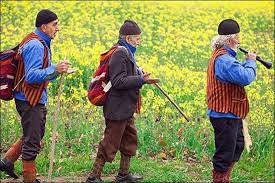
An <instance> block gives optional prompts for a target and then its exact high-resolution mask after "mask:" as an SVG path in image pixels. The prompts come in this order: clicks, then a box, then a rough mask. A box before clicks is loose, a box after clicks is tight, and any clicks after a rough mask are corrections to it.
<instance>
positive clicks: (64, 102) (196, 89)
mask: <svg viewBox="0 0 275 183" xmlns="http://www.w3.org/2000/svg"><path fill="white" fill-rule="evenodd" d="M43 8H48V9H50V10H52V11H53V12H55V13H56V14H57V15H58V17H59V25H60V29H61V30H60V32H58V33H57V36H56V38H55V39H54V40H53V41H52V45H51V49H52V60H53V62H54V63H55V62H58V61H59V60H62V59H64V58H67V59H69V60H70V62H71V63H72V66H73V67H74V68H76V70H77V72H76V73H74V74H71V75H67V76H66V77H65V81H64V86H63V93H62V96H61V112H60V114H59V127H58V140H57V144H56V146H57V147H56V152H57V153H56V159H57V160H56V163H57V166H58V165H61V164H62V163H64V162H66V161H69V159H70V158H76V157H79V156H86V157H88V158H89V157H90V155H91V154H95V153H96V147H97V144H98V142H99V140H100V139H101V137H102V133H103V129H104V119H103V116H102V109H101V108H100V107H95V106H92V105H91V104H90V103H89V101H88V98H87V88H88V86H89V82H90V80H91V78H92V74H93V73H94V71H95V69H96V68H97V66H98V63H99V55H100V54H101V53H103V52H105V51H106V50H108V49H109V48H110V47H111V46H112V45H113V44H114V43H115V42H116V41H117V37H118V31H119V28H120V26H121V25H122V23H123V22H124V20H125V19H132V20H135V21H136V22H137V23H138V24H139V25H140V27H141V30H142V43H141V45H140V46H139V47H138V48H137V52H136V54H135V56H136V60H137V63H138V65H139V66H141V67H142V68H143V69H144V70H145V71H147V72H151V73H152V76H153V77H157V78H160V85H161V86H162V87H163V89H164V90H165V91H167V93H169V95H170V96H171V97H172V98H173V99H174V100H175V101H176V102H177V104H178V105H179V106H180V107H181V108H182V110H183V111H184V112H185V113H186V115H187V116H188V117H189V118H190V122H186V121H185V119H184V118H183V117H182V116H181V115H180V114H179V113H178V111H177V110H176V109H175V108H174V107H173V106H172V104H171V103H170V102H169V101H168V100H167V99H166V98H165V96H163V95H162V93H161V92H160V91H159V90H158V89H157V88H156V87H154V86H149V85H146V86H144V87H143V89H142V109H141V114H140V115H137V116H136V124H137V128H138V133H139V148H138V157H141V158H142V157H156V158H159V157H160V158H164V159H169V158H170V159H171V158H177V159H187V160H190V158H191V160H192V161H210V160H211V156H212V154H213V152H214V138H213V130H212V127H211V124H210V122H209V119H208V116H207V114H206V112H207V106H206V70H207V64H208V60H209V57H210V55H211V52H212V49H211V46H210V44H211V39H212V38H213V37H214V36H215V35H217V26H218V24H219V23H220V21H221V20H223V19H225V18H233V19H235V20H237V21H238V23H239V24H240V27H241V34H240V36H241V46H242V47H244V48H246V49H249V50H255V51H257V53H259V55H260V56H261V57H262V58H265V59H266V60H268V61H272V62H273V65H274V2H272V1H253V2H249V1H245V2H211V1H209V2H192V1H183V2H181V1H176V2H173V1H167V2H161V1H151V2H147V1H146V2H142V1H133V2H132V1H123V2H113V1H112V2H107V1H105V2H94V1H83V2H81V1H64V2H60V1H41V2H39V1H33V2H29V1H22V2H21V1H1V51H2V50H7V49H10V48H13V47H14V46H16V45H17V44H18V43H19V42H20V41H21V39H22V38H23V37H24V36H25V35H26V34H28V33H29V32H31V31H33V30H34V29H35V26H34V22H35V17H36V14H37V13H38V11H39V10H41V9H43ZM238 58H239V59H240V60H244V55H243V53H241V52H239V53H238ZM58 83H59V80H57V81H55V82H53V83H51V84H50V85H49V103H48V104H47V107H48V118H47V129H46V135H45V137H44V147H43V150H42V152H41V154H42V155H41V157H40V160H39V161H40V164H42V165H39V166H40V169H39V170H40V172H44V173H46V172H47V166H46V165H47V164H48V162H49V157H48V154H49V147H50V143H51V135H52V126H53V125H52V124H53V114H54V111H55V110H56V100H57V92H58ZM246 90H247V92H248V97H249V100H250V113H249V116H248V117H247V121H248V126H249V130H250V134H251V136H252V139H253V146H252V148H251V152H250V154H247V153H244V156H245V157H253V158H254V159H256V160H257V161H262V160H263V159H264V161H266V162H268V165H267V166H268V167H270V169H272V164H273V163H274V162H273V158H272V154H273V150H272V147H273V146H274V123H273V122H274V67H273V68H272V69H270V70H268V69H266V68H265V67H263V66H262V65H261V64H260V63H259V62H258V69H257V79H256V81H254V82H253V83H252V84H251V85H249V86H247V87H246ZM0 114H1V146H0V150H1V154H3V153H4V151H5V150H6V149H7V148H8V147H9V145H10V144H11V143H12V142H13V141H15V140H16V139H17V138H18V137H20V134H21V129H20V123H19V118H18V115H17V113H16V110H15V106H14V102H13V101H10V102H4V101H1V111H0ZM85 168H86V170H87V171H88V169H89V168H88V167H85ZM62 171H65V170H60V171H57V172H55V175H58V174H59V173H60V172H61V173H62ZM79 171H82V170H79ZM259 171H260V170H259ZM273 171H274V170H273ZM65 172H66V171H65ZM262 173H263V174H264V172H262ZM271 174H272V172H269V173H268V175H269V177H268V176H267V178H266V179H264V180H269V178H270V177H271Z"/></svg>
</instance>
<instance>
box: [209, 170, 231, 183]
mask: <svg viewBox="0 0 275 183" xmlns="http://www.w3.org/2000/svg"><path fill="white" fill-rule="evenodd" d="M228 173H229V171H228V170H227V171H226V172H218V171H216V170H213V171H212V176H213V183H229V179H228Z"/></svg>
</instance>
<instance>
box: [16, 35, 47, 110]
mask: <svg viewBox="0 0 275 183" xmlns="http://www.w3.org/2000/svg"><path fill="white" fill-rule="evenodd" d="M32 39H37V40H39V41H40V42H41V43H42V44H43V45H44V56H43V65H42V69H45V68H47V67H48V48H47V46H46V43H45V42H44V41H43V40H42V39H41V38H40V37H39V36H38V35H36V34H35V33H30V34H28V35H27V36H26V37H25V38H24V39H23V40H22V42H21V43H20V44H19V48H20V47H21V46H23V45H24V44H25V43H27V42H28V41H30V40H32ZM16 60H17V61H18V65H17V72H16V77H15V86H16V85H18V86H17V87H16V91H18V92H23V93H24V95H25V97H26V99H27V101H28V102H29V103H30V105H32V106H35V105H36V104H37V103H38V102H39V101H40V99H41V96H42V93H43V88H44V87H46V86H47V85H48V83H49V82H48V81H46V82H43V83H35V84H28V83H27V82H26V81H25V69H24V61H23V58H22V56H21V54H20V51H18V52H17V54H16Z"/></svg>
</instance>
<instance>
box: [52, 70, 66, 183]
mask: <svg viewBox="0 0 275 183" xmlns="http://www.w3.org/2000/svg"><path fill="white" fill-rule="evenodd" d="M63 80H64V74H61V78H60V81H59V89H58V96H57V107H56V110H55V113H54V124H53V135H52V144H51V152H50V168H49V173H48V182H51V179H52V173H53V161H54V150H55V142H56V131H57V124H58V114H59V111H60V96H61V93H62V84H63Z"/></svg>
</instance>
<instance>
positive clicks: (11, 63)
mask: <svg viewBox="0 0 275 183" xmlns="http://www.w3.org/2000/svg"><path fill="white" fill-rule="evenodd" d="M18 48H19V46H16V47H15V48H13V49H11V50H6V51H1V52H0V99H2V100H11V99H13V89H14V80H15V75H16V69H17V65H18V61H17V60H16V59H15V56H16V54H17V51H18Z"/></svg>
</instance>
